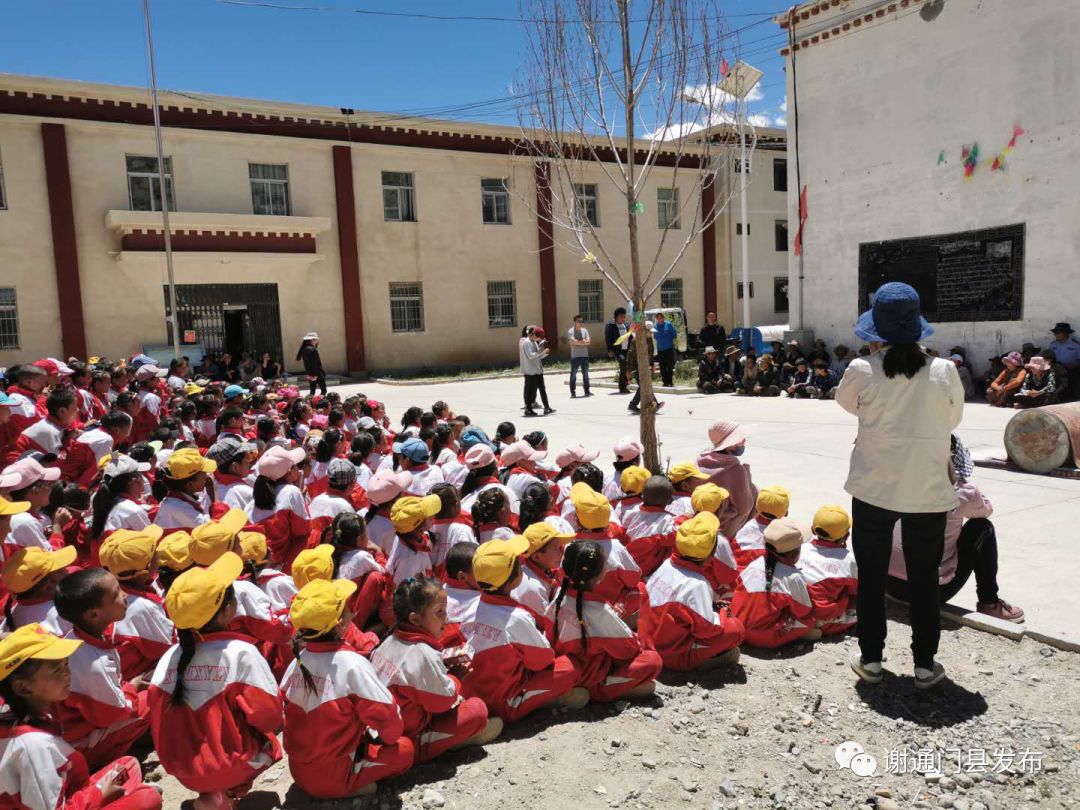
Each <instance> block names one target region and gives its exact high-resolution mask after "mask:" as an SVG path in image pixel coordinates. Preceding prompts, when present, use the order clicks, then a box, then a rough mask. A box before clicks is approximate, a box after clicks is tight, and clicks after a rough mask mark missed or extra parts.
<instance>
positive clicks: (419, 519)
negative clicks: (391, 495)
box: [390, 495, 442, 532]
mask: <svg viewBox="0 0 1080 810" xmlns="http://www.w3.org/2000/svg"><path fill="white" fill-rule="evenodd" d="M441 511H442V498H440V497H439V496H438V495H428V496H426V497H423V498H414V497H413V496H411V495H406V496H405V497H404V498H398V499H397V500H396V501H394V505H393V506H392V507H391V508H390V522H391V523H393V524H394V528H395V529H397V530H398V531H399V532H411V531H414V530H415V529H416V528H417V527H418V526H420V525H421V524H422V523H423V522H424V521H425V520H427V519H428V518H429V517H435V515H437V514H439V512H441Z"/></svg>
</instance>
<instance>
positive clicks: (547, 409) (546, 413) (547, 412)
mask: <svg viewBox="0 0 1080 810" xmlns="http://www.w3.org/2000/svg"><path fill="white" fill-rule="evenodd" d="M549 413H555V409H554V408H544V416H547V415H548V414H549Z"/></svg>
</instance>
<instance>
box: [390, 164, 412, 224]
mask: <svg viewBox="0 0 1080 810" xmlns="http://www.w3.org/2000/svg"><path fill="white" fill-rule="evenodd" d="M382 204H383V219H385V220H386V221H387V222H416V190H415V189H414V188H413V176H412V172H383V173H382Z"/></svg>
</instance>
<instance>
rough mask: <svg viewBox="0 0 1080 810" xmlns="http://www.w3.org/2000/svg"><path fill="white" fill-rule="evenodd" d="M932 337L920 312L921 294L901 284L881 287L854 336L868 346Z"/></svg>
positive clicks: (894, 282) (931, 329) (856, 325)
mask: <svg viewBox="0 0 1080 810" xmlns="http://www.w3.org/2000/svg"><path fill="white" fill-rule="evenodd" d="M932 334H934V328H933V327H932V326H930V324H929V323H927V321H926V318H924V317H923V316H922V314H921V313H920V311H919V294H918V293H917V292H916V291H915V288H914V287H912V286H911V285H910V284H904V283H903V282H900V281H890V282H889V283H888V284H882V285H881V286H880V287H878V291H877V292H876V293H875V294H874V304H873V306H872V307H871V308H870V309H869V310H867V311H866V312H864V313H863V314H862V315H860V316H859V320H858V322H857V323H856V324H855V336H856V337H857V338H860V339H861V340H864V341H866V342H867V343H915V342H917V341H920V340H923V339H924V338H928V337H930V335H932Z"/></svg>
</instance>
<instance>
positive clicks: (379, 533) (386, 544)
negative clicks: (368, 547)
mask: <svg viewBox="0 0 1080 810" xmlns="http://www.w3.org/2000/svg"><path fill="white" fill-rule="evenodd" d="M389 514H390V510H389V509H388V510H387V513H386V515H379V514H376V515H372V514H371V513H370V512H369V513H368V515H369V517H370V520H368V525H367V535H368V540H370V541H371V543H372V545H374V546H377V547H378V548H379V550H380V551H382V553H383V554H385V555H386V556H390V552H391V551H393V550H394V538H395V537H396V536H397V531H395V529H394V524H393V523H392V522H391V520H390V518H389V517H388V516H387V515H389Z"/></svg>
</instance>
